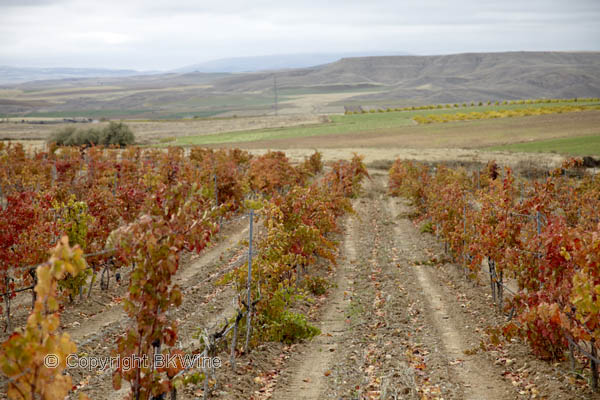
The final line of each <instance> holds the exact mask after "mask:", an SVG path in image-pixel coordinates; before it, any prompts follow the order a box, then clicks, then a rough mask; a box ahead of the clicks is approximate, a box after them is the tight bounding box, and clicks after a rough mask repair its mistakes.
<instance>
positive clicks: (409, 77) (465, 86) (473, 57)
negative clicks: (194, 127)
mask: <svg viewBox="0 0 600 400" xmlns="http://www.w3.org/2000/svg"><path fill="white" fill-rule="evenodd" d="M276 76H277V83H278V85H279V87H280V88H281V89H285V88H288V87H289V88H300V87H302V88H306V87H313V88H318V87H319V86H328V87H331V88H335V87H336V86H337V87H340V88H344V87H346V88H347V87H352V86H354V87H356V86H359V85H360V86H362V87H368V86H372V87H373V88H379V89H380V92H379V93H377V94H370V95H358V96H356V97H354V98H353V100H355V101H358V102H369V101H373V100H390V101H391V100H396V101H408V102H409V103H450V102H463V101H472V100H500V99H502V100H504V99H523V98H540V97H577V96H579V97H588V96H599V95H600V53H599V52H508V53H467V54H454V55H442V56H386V57H356V58H344V59H342V60H339V61H336V62H333V63H330V64H327V65H322V66H317V67H312V68H304V69H294V70H287V71H278V72H277V73H276ZM213 85H214V87H215V88H217V89H218V90H223V91H239V92H246V91H256V90H261V89H262V90H269V89H271V88H272V87H273V73H272V72H269V73H250V74H238V75H232V76H229V77H226V78H223V79H220V80H217V81H216V82H214V83H213Z"/></svg>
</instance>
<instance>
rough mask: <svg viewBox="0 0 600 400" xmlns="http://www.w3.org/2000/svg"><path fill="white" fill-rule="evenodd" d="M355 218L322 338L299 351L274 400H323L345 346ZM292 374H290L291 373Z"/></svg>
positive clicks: (321, 325) (323, 320)
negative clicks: (333, 368) (333, 370)
mask: <svg viewBox="0 0 600 400" xmlns="http://www.w3.org/2000/svg"><path fill="white" fill-rule="evenodd" d="M356 224H357V220H356V218H355V217H348V218H347V219H346V224H345V225H346V229H345V232H346V233H345V236H344V244H343V253H342V261H341V262H340V263H339V266H338V269H337V270H336V280H335V286H334V289H333V293H331V294H330V295H329V298H328V303H327V306H326V308H325V310H324V311H323V314H322V318H321V321H320V323H319V325H318V327H319V329H320V330H321V335H319V336H317V337H316V338H314V339H313V340H312V341H311V342H310V343H309V344H308V345H306V346H303V347H300V348H299V349H300V351H299V352H297V353H296V354H295V356H294V357H293V359H292V360H291V362H290V363H289V367H288V370H287V373H285V374H284V375H283V376H282V380H281V382H280V384H279V386H278V387H277V389H276V390H275V392H274V393H273V397H272V398H273V399H274V400H288V399H289V400H292V399H299V400H303V399H321V398H323V397H324V392H325V391H326V390H327V385H326V381H327V379H328V378H327V377H328V376H329V375H330V374H331V368H332V367H333V366H332V362H333V360H334V358H335V354H334V353H335V352H336V351H337V350H338V349H339V346H341V345H343V337H344V335H343V334H344V332H345V320H346V318H345V316H344V313H345V310H346V308H347V307H348V304H349V299H348V298H347V297H346V295H345V293H346V292H345V291H346V289H347V286H348V273H349V271H348V267H349V266H350V265H351V264H356V249H355V243H354V241H355V238H354V233H355V226H356ZM290 371H291V372H290Z"/></svg>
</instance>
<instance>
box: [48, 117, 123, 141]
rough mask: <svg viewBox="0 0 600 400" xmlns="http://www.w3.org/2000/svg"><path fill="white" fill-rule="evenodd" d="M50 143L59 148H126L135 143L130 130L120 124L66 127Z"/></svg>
mask: <svg viewBox="0 0 600 400" xmlns="http://www.w3.org/2000/svg"><path fill="white" fill-rule="evenodd" d="M49 141H50V142H53V143H56V144H57V145H59V146H93V145H104V146H121V147H123V146H127V145H130V144H133V143H135V136H134V134H133V132H132V131H131V129H130V128H129V127H128V126H127V125H125V124H124V123H122V122H111V123H110V124H109V125H108V126H106V127H104V128H102V129H99V128H88V129H77V128H75V127H74V126H67V127H65V128H63V129H60V130H58V131H56V132H55V133H54V134H53V135H52V136H51V137H50V140H49Z"/></svg>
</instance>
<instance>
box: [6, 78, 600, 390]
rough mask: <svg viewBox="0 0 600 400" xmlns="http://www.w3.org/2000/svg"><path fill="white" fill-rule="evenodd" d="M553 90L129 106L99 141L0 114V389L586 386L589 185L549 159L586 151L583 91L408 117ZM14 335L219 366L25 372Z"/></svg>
mask: <svg viewBox="0 0 600 400" xmlns="http://www.w3.org/2000/svg"><path fill="white" fill-rule="evenodd" d="M365 90H366V89H365ZM288 95H290V96H307V97H304V100H306V101H307V103H306V104H305V105H307V107H308V105H310V104H311V101H314V100H315V99H320V100H319V101H323V102H325V98H328V99H329V100H330V99H331V96H332V94H331V93H321V94H314V93H313V94H310V95H306V94H304V93H302V91H300V90H298V91H296V92H294V93H292V92H289V93H288ZM319 95H321V96H322V97H318V96H319ZM311 96H312V97H311ZM315 96H317V97H315ZM335 96H337V95H335ZM335 96H333V97H335ZM299 99H300V98H299V97H296V101H300V100H299ZM311 99H312V100H311ZM329 100H327V101H329ZM283 101H284V102H285V101H287V100H285V99H284V100H283ZM578 103H579V101H578ZM581 103H582V104H584V105H592V106H596V105H597V102H596V101H582V102H581ZM298 104H299V103H298ZM557 104H558V105H559V106H569V105H572V104H573V102H572V101H571V102H564V103H561V102H558V103H547V105H546V104H506V105H502V104H499V105H489V106H487V105H482V106H478V105H474V106H470V105H469V104H467V105H466V106H465V107H462V106H459V107H456V108H455V107H450V108H443V109H437V108H436V109H427V110H409V111H390V112H378V111H374V112H366V113H360V114H350V115H342V114H329V115H318V114H311V113H305V114H283V115H277V116H275V115H271V116H236V117H233V116H232V117H226V118H214V117H210V118H183V119H180V118H177V119H171V118H169V119H162V120H161V119H131V120H127V121H125V122H126V123H127V125H129V126H130V127H131V128H132V130H133V131H134V132H135V133H136V136H137V140H138V142H139V144H141V145H142V146H137V147H130V148H126V149H120V150H117V149H102V148H95V147H94V148H89V149H87V150H80V149H71V148H62V149H57V148H55V147H53V146H52V145H46V144H45V140H46V139H47V138H48V136H49V135H50V134H51V133H52V132H53V131H54V130H56V129H59V128H61V127H65V126H72V124H66V123H64V122H62V121H61V120H60V119H59V120H58V121H57V123H44V124H39V123H27V122H20V120H19V119H14V118H13V119H9V121H8V122H3V123H1V124H0V136H2V137H4V138H8V139H17V138H18V139H21V140H20V141H15V140H11V141H10V142H12V144H10V145H7V144H3V145H2V146H3V147H1V148H0V162H1V163H2V169H1V171H2V172H1V173H0V190H1V192H2V194H1V195H0V201H1V203H0V206H1V207H0V210H1V211H0V218H1V222H2V225H1V226H2V227H3V229H2V230H0V233H1V235H2V236H0V240H2V250H1V251H2V252H1V253H0V257H1V260H2V266H3V267H2V269H1V270H0V272H1V273H2V274H3V275H2V277H1V278H2V279H0V284H2V285H3V289H2V291H3V292H4V300H5V302H4V305H3V307H2V309H1V310H2V312H3V315H4V319H3V323H4V324H5V327H6V331H5V333H3V340H4V341H5V345H4V349H5V350H3V352H0V366H1V367H2V370H3V371H4V375H6V376H4V377H3V378H1V379H2V380H3V381H2V382H3V383H4V384H6V385H7V386H6V387H7V391H8V393H9V396H11V397H18V396H17V395H15V393H16V392H18V391H19V390H31V391H42V390H49V388H52V390H56V391H57V392H59V393H61V395H62V394H66V395H67V396H68V397H69V398H73V399H74V398H78V397H79V396H84V395H85V396H89V398H100V399H113V398H119V399H121V398H124V397H125V396H126V395H127V394H131V395H132V396H138V395H139V396H140V398H150V397H151V396H150V393H154V394H157V393H164V394H168V393H170V395H171V396H172V395H173V394H176V397H177V398H183V399H194V398H198V397H204V398H232V399H248V398H253V399H283V400H288V399H297V398H305V399H321V398H332V399H339V398H365V399H377V398H384V399H393V398H414V399H440V398H444V399H463V398H466V399H482V398H486V399H487V398H490V399H515V398H517V399H529V398H557V399H571V398H589V399H594V398H597V393H596V392H595V385H596V384H595V383H594V382H595V375H594V374H593V371H594V368H597V367H595V364H593V363H592V361H593V360H594V355H593V354H591V352H592V353H593V352H596V351H597V342H596V338H597V337H598V332H597V330H598V329H597V325H595V322H594V321H597V320H598V318H597V317H598V316H597V309H596V308H595V307H596V300H595V297H594V296H593V291H594V290H596V289H595V288H594V287H591V286H586V279H587V278H586V277H591V278H589V280H588V281H589V282H596V280H597V279H596V275H595V274H597V267H596V266H597V264H595V263H597V261H596V260H595V258H594V257H595V255H594V254H595V253H594V251H593V248H594V246H596V242H595V241H597V234H598V233H597V226H598V223H597V218H596V216H595V210H596V209H597V207H598V204H597V201H598V196H597V190H598V188H597V184H598V182H597V175H596V176H594V175H592V173H593V172H592V171H586V170H585V169H583V168H581V166H580V165H579V164H578V162H577V161H571V162H567V163H564V161H565V158H566V156H568V155H593V156H597V155H598V154H600V153H599V151H600V150H598V149H597V146H595V143H596V141H597V138H598V136H599V135H600V131H599V130H598V127H599V126H600V111H598V110H595V109H589V110H583V111H578V112H564V113H549V114H544V115H530V116H514V117H511V118H496V119H475V120H463V121H452V122H446V123H444V122H433V123H428V124H417V123H416V122H415V121H414V119H415V118H416V117H417V116H419V115H440V114H448V113H465V112H485V111H499V112H501V111H507V110H529V109H534V108H540V107H556V105H557ZM309 108H310V107H309ZM28 118H31V121H36V122H39V121H51V118H50V117H48V116H47V115H46V116H38V117H33V116H32V117H28ZM106 123H107V122H98V123H97V124H79V126H83V127H87V126H103V125H104V124H106ZM23 139H29V140H23ZM17 142H18V143H28V144H30V145H33V146H30V147H28V148H27V149H28V150H27V151H23V150H22V149H21V148H20V147H19V146H18V145H15V143H17ZM36 143H37V145H36ZM198 145H202V146H205V147H198ZM182 146H183V147H182ZM314 149H319V152H316V151H315V150H314ZM272 150H276V151H272ZM521 151H542V152H544V153H542V154H537V153H521ZM407 160H413V161H407ZM444 165H447V166H448V167H445V166H444ZM504 167H510V169H504ZM495 199H503V201H502V205H501V206H502V207H504V208H503V209H502V210H500V211H499V210H497V209H496V208H494V207H496V206H498V204H496V200H495ZM532 210H537V211H535V212H534V211H532ZM61 238H62V239H61ZM503 238H509V239H506V240H504V239H503ZM531 254H534V255H537V258H536V257H532V256H531ZM554 270H556V271H563V272H562V273H561V275H560V276H558V275H556V276H555V275H552V273H546V272H544V271H554ZM32 271H36V272H35V273H33V272H32ZM557 276H558V277H557ZM490 277H491V278H490ZM34 287H35V288H36V289H35V290H36V291H37V293H43V294H44V295H43V296H37V297H35V298H34V297H33V296H32V293H33V291H32V289H33V288H34ZM490 288H493V291H491V290H490ZM32 305H33V309H32ZM573 309H574V310H575V311H569V310H573ZM48 311H49V312H50V313H48ZM58 311H60V312H58ZM30 315H33V316H34V317H35V318H30V317H29V316H30ZM59 317H60V319H58V318H59ZM36 321H41V322H36ZM151 321H156V322H151ZM532 321H533V322H532ZM22 327H28V330H26V331H20V330H19V329H20V328H22ZM11 332H22V333H18V334H15V335H12V336H11V335H10V333H11ZM27 332H29V333H27ZM64 334H68V335H69V336H68V337H67V336H64ZM36 335H41V336H40V337H42V338H44V339H43V340H45V341H47V343H50V344H51V346H54V347H53V349H54V350H53V354H57V355H58V356H59V360H66V356H67V355H68V354H78V355H79V357H81V358H85V357H97V358H104V359H106V358H107V357H110V356H117V355H119V356H120V357H124V358H125V357H128V356H132V355H134V354H138V355H140V354H141V355H149V356H150V355H152V354H156V352H158V351H160V352H161V353H162V354H165V355H169V356H178V355H180V356H183V355H192V354H196V355H200V356H203V357H208V358H209V359H211V360H212V359H218V360H219V362H220V363H221V364H220V367H219V368H212V367H210V366H209V367H205V366H204V367H203V366H198V365H196V366H189V365H184V364H175V365H173V366H171V367H170V368H160V367H157V368H156V369H154V367H148V368H147V367H144V366H140V368H137V369H135V368H134V369H133V370H131V369H128V368H124V366H123V365H120V366H119V365H117V366H116V368H109V369H103V370H94V371H90V370H89V369H87V368H86V367H83V366H81V365H77V366H73V367H71V366H69V367H68V368H67V366H66V364H65V363H64V362H63V363H62V364H60V367H59V368H57V369H48V368H44V366H43V365H42V364H41V360H42V359H43V356H44V355H45V354H46V353H47V352H48V351H47V350H46V349H45V348H42V347H40V346H37V345H36V343H37V342H36V340H37V339H36V338H38V336H36ZM598 339H600V337H598ZM49 346H50V345H49ZM25 347H27V348H28V349H29V350H28V351H29V352H31V353H32V354H35V355H36V356H37V357H34V358H33V359H25V358H22V357H21V356H20V355H21V354H24V352H23V351H22V349H23V348H25ZM75 349H76V350H75ZM590 360H592V361H590ZM144 368H145V369H144ZM32 371H33V373H43V374H46V375H44V376H45V377H46V378H45V379H44V380H37V381H35V382H34V384H32V383H31V382H32V381H31V379H30V377H31V376H32V375H31V374H32ZM63 372H66V373H67V374H63ZM57 376H58V377H59V378H56V379H55V378H54V377H57Z"/></svg>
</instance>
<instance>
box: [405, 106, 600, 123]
mask: <svg viewBox="0 0 600 400" xmlns="http://www.w3.org/2000/svg"><path fill="white" fill-rule="evenodd" d="M599 108H600V106H598V105H582V106H571V105H568V106H555V107H552V106H551V107H539V108H525V109H517V110H498V111H483V112H477V111H473V112H470V113H456V114H437V115H436V114H433V115H417V116H415V117H414V118H413V120H414V121H415V122H416V123H418V124H431V123H434V122H451V121H472V120H478V119H493V118H512V117H528V116H531V115H545V114H562V113H569V112H581V111H586V110H598V109H599Z"/></svg>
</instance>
